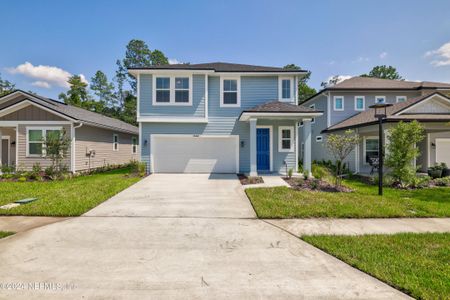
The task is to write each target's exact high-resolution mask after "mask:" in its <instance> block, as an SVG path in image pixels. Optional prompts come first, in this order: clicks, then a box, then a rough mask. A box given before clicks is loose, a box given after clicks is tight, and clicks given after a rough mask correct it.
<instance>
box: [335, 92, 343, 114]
mask: <svg viewBox="0 0 450 300" xmlns="http://www.w3.org/2000/svg"><path fill="white" fill-rule="evenodd" d="M333 103H334V105H333V108H334V110H337V111H341V110H344V97H343V96H334V98H333Z"/></svg>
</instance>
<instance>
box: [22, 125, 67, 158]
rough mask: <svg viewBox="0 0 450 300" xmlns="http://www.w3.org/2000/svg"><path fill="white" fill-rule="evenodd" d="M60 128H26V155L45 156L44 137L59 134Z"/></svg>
mask: <svg viewBox="0 0 450 300" xmlns="http://www.w3.org/2000/svg"><path fill="white" fill-rule="evenodd" d="M60 132H61V130H60V129H50V128H27V136H28V139H27V156H45V155H46V153H45V145H44V144H45V143H44V140H45V139H44V137H45V138H48V137H49V136H52V135H56V136H59V135H60Z"/></svg>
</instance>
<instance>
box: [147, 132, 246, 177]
mask: <svg viewBox="0 0 450 300" xmlns="http://www.w3.org/2000/svg"><path fill="white" fill-rule="evenodd" d="M237 143H238V139H237V138H236V137H235V136H226V137H207V136H200V137H193V136H191V135H189V136H176V137H171V136H155V137H154V138H153V145H152V154H153V161H154V172H156V173H236V172H237V169H236V160H237V156H238V153H237V151H238V150H237Z"/></svg>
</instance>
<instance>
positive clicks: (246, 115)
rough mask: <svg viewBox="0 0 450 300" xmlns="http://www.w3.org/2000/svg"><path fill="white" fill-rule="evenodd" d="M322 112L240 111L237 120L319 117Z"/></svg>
mask: <svg viewBox="0 0 450 300" xmlns="http://www.w3.org/2000/svg"><path fill="white" fill-rule="evenodd" d="M321 115H323V113H264V112H244V113H242V115H241V117H240V118H239V121H248V120H249V119H250V118H261V119H264V118H273V117H276V118H285V119H298V118H302V117H307V118H314V117H320V116H321Z"/></svg>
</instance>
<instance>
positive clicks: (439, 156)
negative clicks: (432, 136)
mask: <svg viewBox="0 0 450 300" xmlns="http://www.w3.org/2000/svg"><path fill="white" fill-rule="evenodd" d="M436 162H438V163H442V162H444V163H446V164H447V165H448V166H450V139H436Z"/></svg>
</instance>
